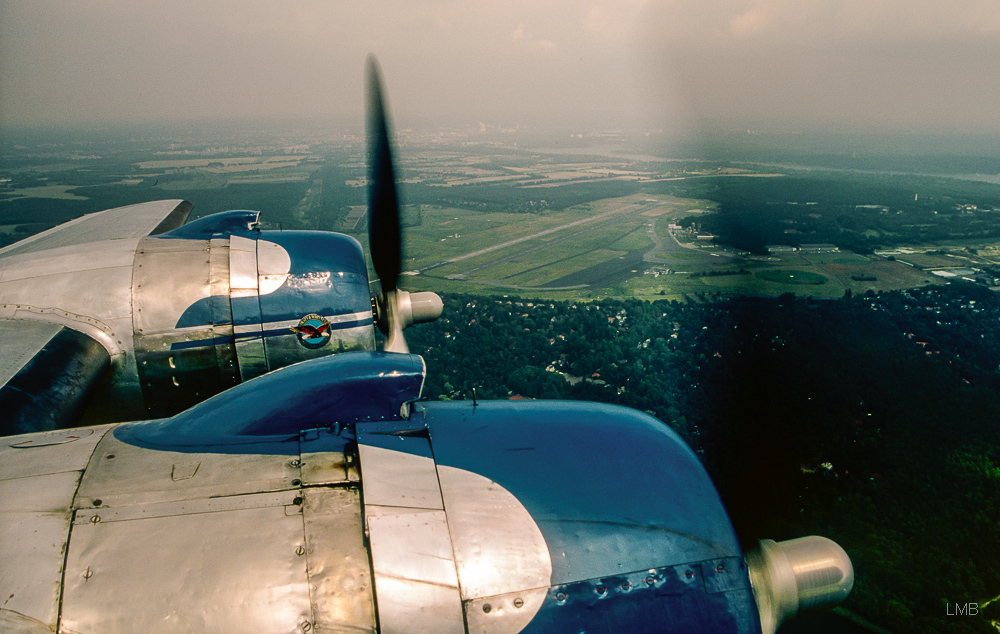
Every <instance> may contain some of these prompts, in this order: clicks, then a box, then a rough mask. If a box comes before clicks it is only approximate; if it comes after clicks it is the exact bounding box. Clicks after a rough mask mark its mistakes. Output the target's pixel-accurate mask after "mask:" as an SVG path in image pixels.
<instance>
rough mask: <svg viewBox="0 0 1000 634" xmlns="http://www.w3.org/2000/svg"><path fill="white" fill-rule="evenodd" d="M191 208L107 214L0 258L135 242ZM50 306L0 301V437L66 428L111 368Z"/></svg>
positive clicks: (147, 207)
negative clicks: (30, 306)
mask: <svg viewBox="0 0 1000 634" xmlns="http://www.w3.org/2000/svg"><path fill="white" fill-rule="evenodd" d="M190 211H191V203H189V202H187V201H183V200H161V201H156V202H149V203H141V204H138V205H129V206H127V207H118V208H116V209H109V210H107V211H101V212H98V213H94V214H89V215H86V216H82V217H80V218H77V219H75V220H71V221H70V222H67V223H64V224H61V225H59V226H57V227H54V228H52V229H49V230H48V231H45V232H42V233H40V234H37V235H34V236H31V237H30V238H27V239H25V240H22V241H20V242H17V243H15V244H12V245H9V246H7V247H4V248H3V249H0V258H10V257H14V256H28V257H29V258H31V257H32V256H33V255H39V254H41V253H42V252H44V251H48V250H50V249H56V248H60V247H73V246H81V245H87V244H90V243H94V242H105V243H106V241H108V240H129V239H130V240H133V241H134V240H137V239H139V238H141V237H143V236H147V235H155V234H158V233H162V232H164V231H169V230H170V229H174V228H176V227H178V226H180V225H181V224H183V223H184V221H185V220H186V219H187V216H188V213H190ZM101 255H102V254H101V253H94V254H93V256H94V257H101ZM3 279H4V272H3V271H0V280H3ZM49 305H50V304H42V305H41V307H40V308H39V309H36V310H32V311H24V310H20V309H21V308H22V307H21V306H19V305H16V304H14V305H9V304H7V303H6V302H0V411H2V412H4V416H3V422H2V426H0V434H17V433H24V432H25V431H29V430H39V429H57V428H61V427H69V426H72V425H73V424H74V423H75V421H76V420H77V418H78V417H79V415H80V412H81V410H82V407H83V405H84V402H85V400H86V396H87V394H88V392H89V390H90V388H91V387H92V386H94V385H96V384H97V383H99V382H100V381H101V379H102V378H104V377H106V376H107V374H108V372H109V370H110V369H111V357H110V354H109V353H108V350H107V349H106V348H105V347H104V346H102V345H101V344H100V343H99V342H98V341H97V340H95V339H94V338H93V337H90V336H88V335H86V334H83V333H82V332H80V331H79V330H77V329H73V328H70V327H68V326H67V325H65V323H66V320H65V319H61V318H60V314H61V311H58V310H56V309H54V308H45V307H46V306H49ZM50 313H51V314H50ZM28 316H30V318H23V317H28ZM60 322H61V323H60Z"/></svg>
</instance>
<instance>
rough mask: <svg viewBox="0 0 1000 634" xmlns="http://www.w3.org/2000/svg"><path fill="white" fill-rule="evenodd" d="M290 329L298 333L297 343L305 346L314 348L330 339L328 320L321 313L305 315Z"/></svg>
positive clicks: (323, 344)
mask: <svg viewBox="0 0 1000 634" xmlns="http://www.w3.org/2000/svg"><path fill="white" fill-rule="evenodd" d="M292 331H293V332H294V333H295V334H296V335H298V338H299V343H301V344H302V345H303V346H305V347H306V348H310V349H312V350H315V349H316V348H322V347H323V346H325V345H326V342H327V341H329V340H330V335H331V334H332V333H331V332H330V322H329V321H327V320H326V319H325V318H324V317H323V316H322V315H316V314H315V313H314V314H311V315H306V316H305V317H303V318H302V319H300V320H299V325H298V326H294V327H293V328H292Z"/></svg>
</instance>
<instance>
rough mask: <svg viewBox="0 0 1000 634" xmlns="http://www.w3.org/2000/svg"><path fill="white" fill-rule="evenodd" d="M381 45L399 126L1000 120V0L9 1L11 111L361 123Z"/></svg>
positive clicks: (3, 20) (5, 92)
mask: <svg viewBox="0 0 1000 634" xmlns="http://www.w3.org/2000/svg"><path fill="white" fill-rule="evenodd" d="M370 52H374V53H376V54H377V55H378V57H379V60H380V61H381V64H382V66H383V69H384V71H385V75H386V79H387V82H388V90H389V95H390V99H391V103H392V106H393V110H394V112H395V115H396V117H397V119H399V122H400V124H401V125H406V123H407V122H408V121H413V120H419V119H421V118H427V117H431V116H439V117H443V118H451V119H453V120H455V121H457V122H463V123H464V122H472V121H476V120H487V121H490V120H497V121H498V122H501V123H505V124H513V123H519V122H520V123H533V122H551V121H566V122H589V123H591V124H595V125H602V124H604V125H619V124H622V123H635V124H640V125H647V126H652V127H660V126H668V127H671V126H688V125H700V124H706V125H709V124H710V125H722V126H727V125H734V126H753V125H767V126H776V127H783V126H784V127H788V128H791V127H796V126H804V127H834V128H847V129H853V128H864V129H886V130H888V129H897V128H901V129H929V130H932V131H945V132H947V131H951V130H958V131H965V132H977V131H991V132H996V131H998V130H1000V98H998V96H997V95H1000V73H998V72H997V66H998V61H1000V3H997V2H995V1H993V0H954V1H951V2H947V3H945V2H935V1H929V0H868V1H866V2H863V1H861V0H819V1H816V2H808V3H803V2H797V1H793V0H719V1H715V2H711V3H706V2H704V1H703V0H650V1H649V2H643V1H640V0H594V1H592V2H586V1H571V0H552V1H548V2H544V3H537V2H534V1H529V0H513V1H509V2H463V1H460V0H431V1H423V2H414V1H412V0H410V1H404V0H383V1H380V2H370V1H366V2H361V1H357V0H343V1H336V2H333V1H329V0H299V1H297V2H277V1H271V0H249V1H246V0H241V1H235V0H223V1H213V2H203V1H198V2H195V1H192V0H177V1H175V2H170V3H161V2H152V1H146V0H92V1H90V2H62V1H54V0H30V1H27V0H6V1H5V2H4V3H3V4H0V122H2V123H3V124H48V123H57V122H90V123H96V124H100V125H112V124H114V123H115V122H118V121H144V120H157V119H187V118H204V117H213V118H250V117H253V118H258V117H283V118H285V117H336V118H341V119H343V118H356V119H358V120H360V118H361V116H362V109H363V103H364V100H363V96H362V91H363V79H364V78H363V69H364V59H365V57H366V56H367V55H368V53H370Z"/></svg>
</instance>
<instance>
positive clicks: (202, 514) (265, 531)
mask: <svg viewBox="0 0 1000 634" xmlns="http://www.w3.org/2000/svg"><path fill="white" fill-rule="evenodd" d="M299 495H300V492H299V491H284V492H281V493H262V494H258V495H244V496H232V497H228V498H211V499H205V500H197V501H187V502H166V503H162V504H149V505H145V506H142V507H140V506H133V507H129V508H127V509H121V510H117V511H115V510H113V509H99V510H94V511H81V512H78V513H77V516H76V520H75V522H74V525H73V530H72V534H71V536H70V544H69V553H68V557H67V561H66V574H65V580H64V592H63V604H62V619H61V626H60V627H61V630H62V631H65V632H74V633H80V634H83V633H87V632H100V633H102V634H115V633H119V632H120V633H123V634H124V633H134V632H144V633H146V634H155V633H157V632H168V633H171V634H173V633H176V632H202V633H205V634H208V633H212V632H220V633H221V632H225V633H228V632H255V633H256V632H261V633H263V632H275V633H282V634H286V633H292V632H295V633H304V632H307V631H311V630H312V628H313V625H312V623H311V616H310V599H309V583H308V580H307V575H306V566H307V558H306V557H305V552H306V543H305V539H304V531H303V516H302V512H301V508H302V507H301V502H302V500H301V498H300V497H298V496H299Z"/></svg>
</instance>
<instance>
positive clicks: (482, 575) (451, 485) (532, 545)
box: [438, 465, 552, 620]
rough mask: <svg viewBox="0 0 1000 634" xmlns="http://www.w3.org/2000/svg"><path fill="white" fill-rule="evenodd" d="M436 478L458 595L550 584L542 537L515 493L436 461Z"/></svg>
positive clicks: (485, 594) (549, 565) (469, 596)
mask: <svg viewBox="0 0 1000 634" xmlns="http://www.w3.org/2000/svg"><path fill="white" fill-rule="evenodd" d="M438 477H439V478H440V481H441V494H442V496H443V497H444V505H445V508H446V509H447V511H448V528H449V530H450V531H451V540H452V543H453V544H454V547H455V561H456V564H457V566H458V579H459V582H460V586H461V589H462V599H474V598H481V597H488V596H493V595H501V594H507V593H511V592H522V591H526V590H531V589H534V588H548V587H549V586H550V585H552V560H551V558H550V556H549V549H548V547H547V546H546V545H545V538H544V537H542V531H541V530H540V529H539V528H538V525H537V524H536V523H535V520H534V519H533V518H532V517H531V514H530V513H528V511H527V510H526V509H525V508H524V506H523V505H522V504H521V503H520V502H519V501H518V499H517V498H515V497H514V496H513V495H511V493H510V492H509V491H507V490H506V489H504V488H503V487H502V486H500V485H499V484H497V483H496V482H493V481H492V480H490V479H488V478H484V477H483V476H481V475H479V474H477V473H472V472H470V471H466V470H464V469H456V468H454V467H447V466H443V465H442V466H439V467H438ZM538 605H539V606H540V605H541V603H540V602H539V604H538ZM524 612H525V610H524V609H521V610H517V613H518V614H523V613H524ZM492 620H496V619H495V616H494V619H492Z"/></svg>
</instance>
